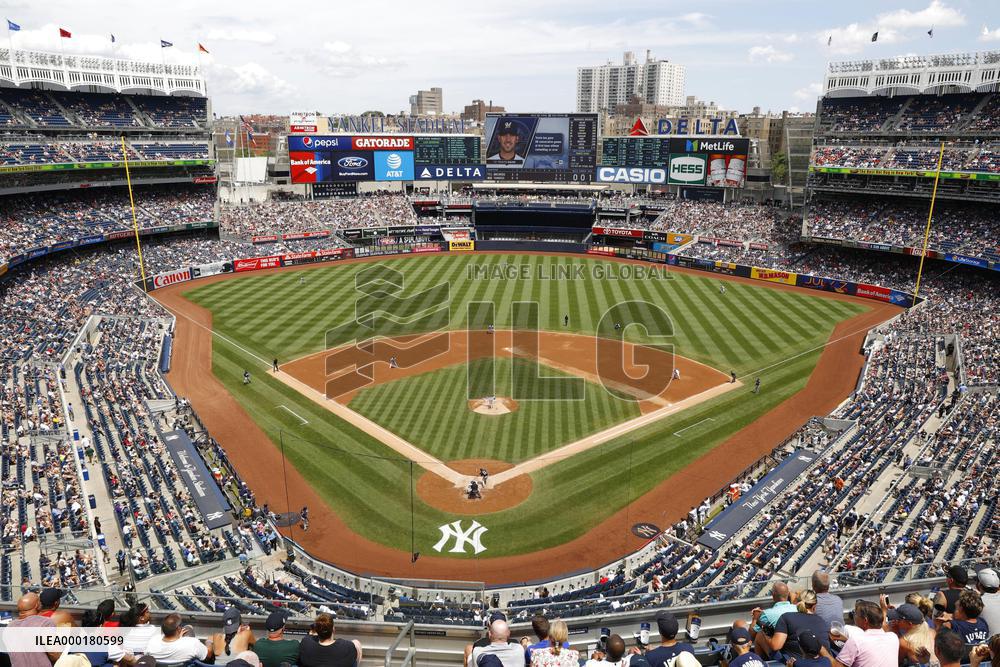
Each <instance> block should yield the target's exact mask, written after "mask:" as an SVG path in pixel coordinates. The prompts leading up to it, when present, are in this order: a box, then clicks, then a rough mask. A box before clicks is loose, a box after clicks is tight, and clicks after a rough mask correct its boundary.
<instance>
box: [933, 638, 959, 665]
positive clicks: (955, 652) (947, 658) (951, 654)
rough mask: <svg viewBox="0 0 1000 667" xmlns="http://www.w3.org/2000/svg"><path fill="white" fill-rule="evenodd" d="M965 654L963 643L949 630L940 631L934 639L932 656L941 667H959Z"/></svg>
mask: <svg viewBox="0 0 1000 667" xmlns="http://www.w3.org/2000/svg"><path fill="white" fill-rule="evenodd" d="M964 654H965V643H964V642H963V641H962V638H961V637H959V636H958V635H957V634H956V633H954V632H952V631H951V630H942V631H941V632H939V633H937V637H935V638H934V655H935V656H937V659H938V662H940V663H941V667H959V666H960V665H961V664H962V656H963V655H964Z"/></svg>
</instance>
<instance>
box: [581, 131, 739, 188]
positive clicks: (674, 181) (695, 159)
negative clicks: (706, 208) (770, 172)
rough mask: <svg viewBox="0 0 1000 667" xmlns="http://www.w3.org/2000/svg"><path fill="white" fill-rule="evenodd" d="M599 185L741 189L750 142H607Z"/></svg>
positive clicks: (638, 139) (637, 139)
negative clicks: (620, 184)
mask: <svg viewBox="0 0 1000 667" xmlns="http://www.w3.org/2000/svg"><path fill="white" fill-rule="evenodd" d="M601 149H602V151H601V164H600V166H598V167H597V169H596V170H595V171H594V180H596V181H598V182H600V183H635V184H652V185H667V184H670V185H692V186H709V187H717V188H742V187H743V186H744V184H745V183H746V177H747V156H748V155H749V154H750V140H749V139H740V138H717V137H707V138H702V137H698V138H689V137H607V138H605V139H604V140H603V141H602V142H601Z"/></svg>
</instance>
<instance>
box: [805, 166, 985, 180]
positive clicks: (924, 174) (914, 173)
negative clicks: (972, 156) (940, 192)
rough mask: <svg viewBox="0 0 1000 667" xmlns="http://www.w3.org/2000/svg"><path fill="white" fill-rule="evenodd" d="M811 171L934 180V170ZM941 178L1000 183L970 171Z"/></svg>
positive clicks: (943, 173) (957, 172)
mask: <svg viewBox="0 0 1000 667" xmlns="http://www.w3.org/2000/svg"><path fill="white" fill-rule="evenodd" d="M809 171H812V172H816V173H820V174H853V175H856V176H902V177H904V178H934V176H935V174H936V172H935V171H934V170H913V169H856V168H853V167H815V166H812V165H810V166H809ZM941 178H945V179H952V180H962V181H1000V173H982V172H968V171H942V172H941Z"/></svg>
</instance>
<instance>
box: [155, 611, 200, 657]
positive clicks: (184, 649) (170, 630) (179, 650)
mask: <svg viewBox="0 0 1000 667" xmlns="http://www.w3.org/2000/svg"><path fill="white" fill-rule="evenodd" d="M160 633H161V634H160V635H159V636H157V637H153V638H152V639H150V640H149V644H147V645H146V655H148V656H151V657H153V658H155V659H156V662H158V663H164V662H165V663H171V664H174V663H182V662H190V661H191V660H200V661H202V662H205V661H206V660H212V659H214V658H215V653H214V651H213V648H212V644H213V643H212V641H211V640H209V641H206V642H202V641H200V640H199V639H198V638H197V637H192V636H190V635H189V630H188V628H182V627H181V616H180V614H167V616H166V618H164V619H163V622H162V623H160Z"/></svg>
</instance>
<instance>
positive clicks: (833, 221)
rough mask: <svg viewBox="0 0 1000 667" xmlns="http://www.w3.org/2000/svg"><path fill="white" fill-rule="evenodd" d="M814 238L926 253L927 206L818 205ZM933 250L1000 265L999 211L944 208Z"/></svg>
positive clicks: (933, 231)
mask: <svg viewBox="0 0 1000 667" xmlns="http://www.w3.org/2000/svg"><path fill="white" fill-rule="evenodd" d="M807 224H808V229H809V235H810V236H813V237H816V236H818V237H824V238H833V239H849V240H854V241H870V242H876V243H887V244H891V245H898V246H904V247H913V248H921V247H923V240H924V232H925V228H926V225H927V205H926V204H925V203H922V202H913V203H910V202H898V201H893V200H891V199H887V198H881V199H878V200H857V199H851V200H847V201H843V200H842V201H827V200H816V201H814V202H813V203H812V205H811V206H810V208H809V213H808V217H807ZM928 247H929V248H932V249H935V250H941V251H945V252H952V253H960V254H963V255H968V256H971V257H984V258H986V259H989V260H991V261H998V260H1000V237H998V235H997V211H996V210H994V207H992V206H989V205H976V204H957V203H947V204H945V203H939V204H938V206H937V207H936V208H935V211H934V220H933V224H932V225H931V228H930V238H929V241H928Z"/></svg>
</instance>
